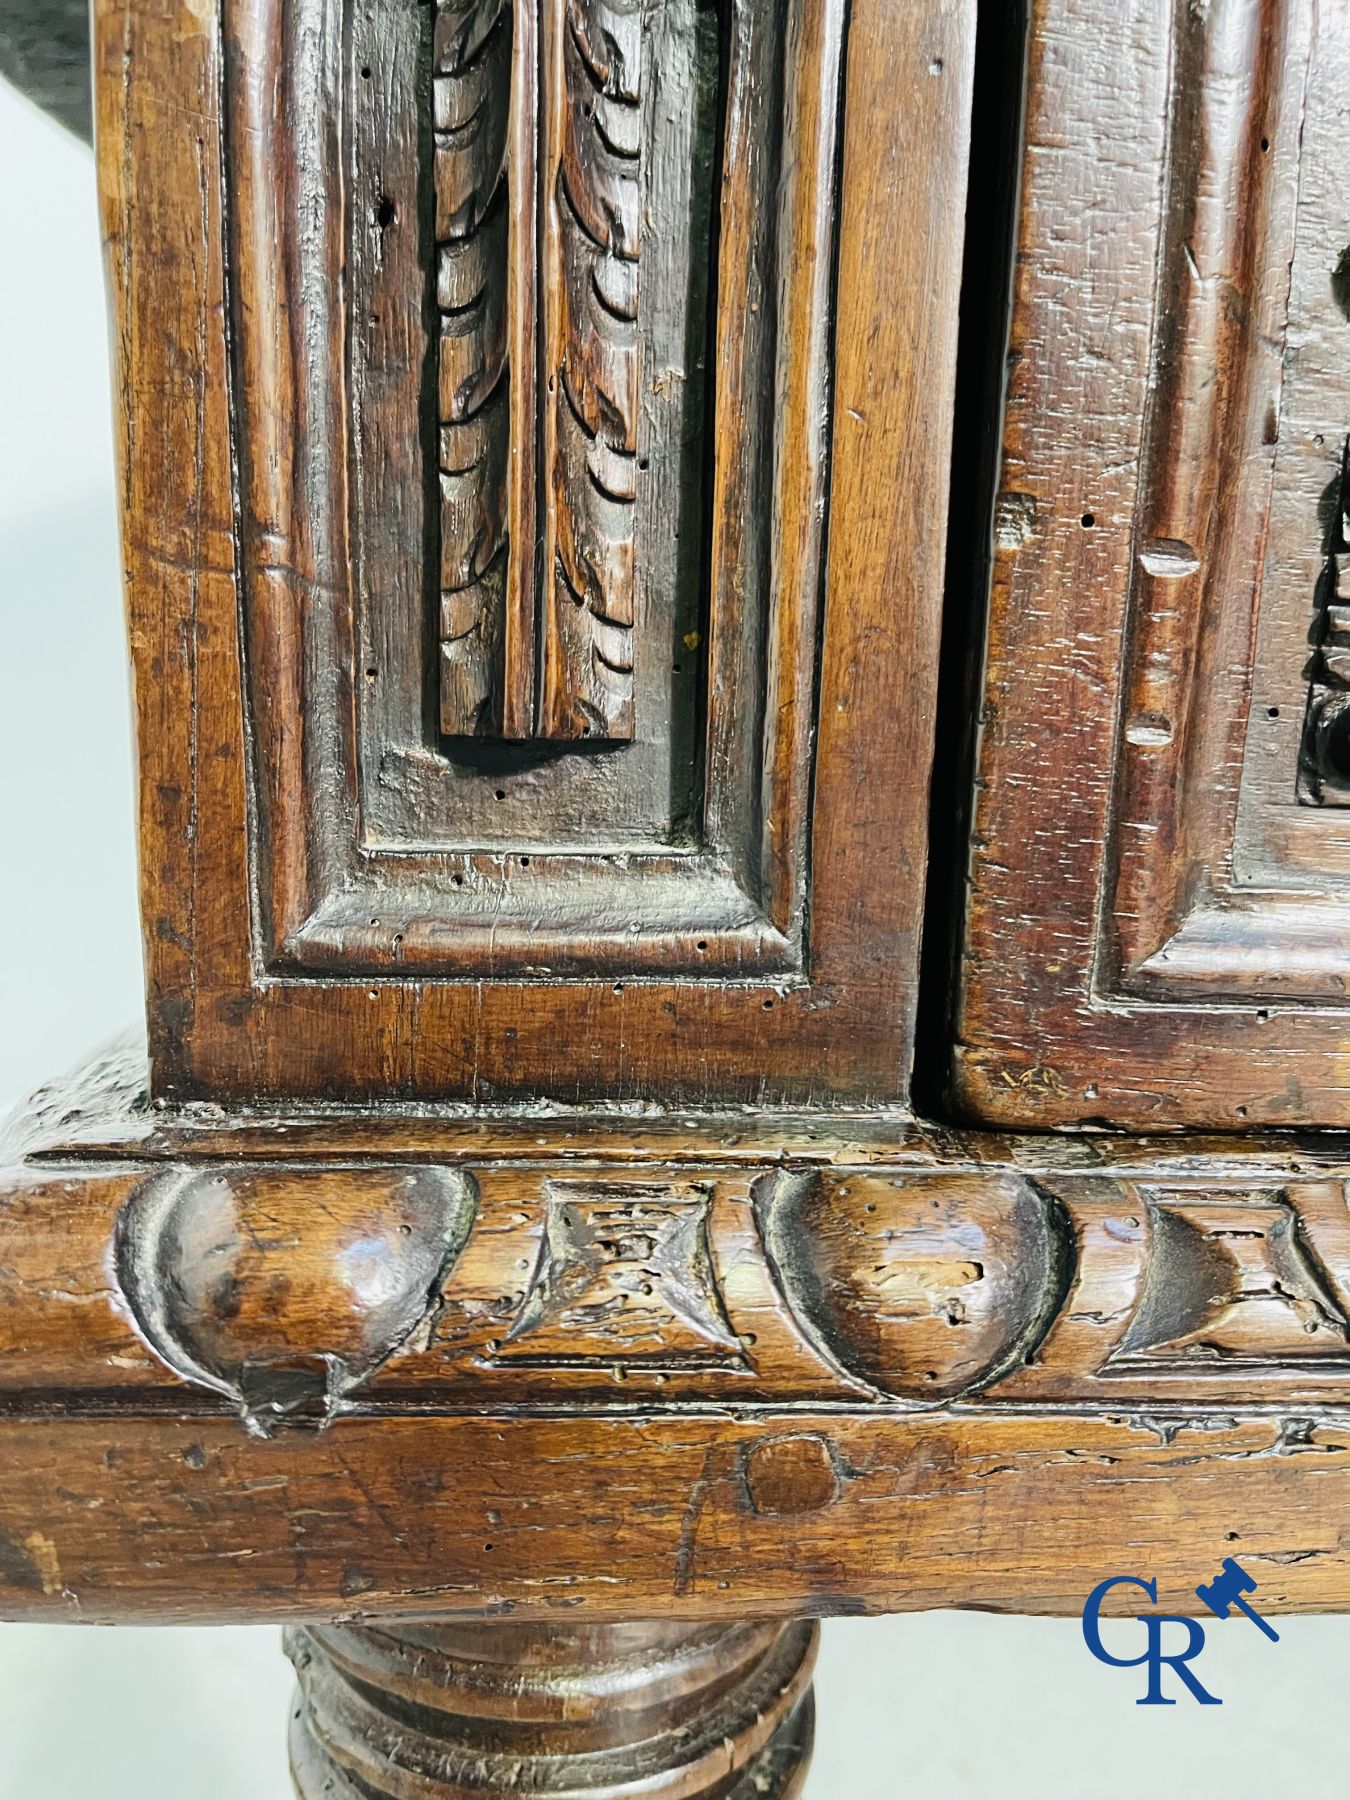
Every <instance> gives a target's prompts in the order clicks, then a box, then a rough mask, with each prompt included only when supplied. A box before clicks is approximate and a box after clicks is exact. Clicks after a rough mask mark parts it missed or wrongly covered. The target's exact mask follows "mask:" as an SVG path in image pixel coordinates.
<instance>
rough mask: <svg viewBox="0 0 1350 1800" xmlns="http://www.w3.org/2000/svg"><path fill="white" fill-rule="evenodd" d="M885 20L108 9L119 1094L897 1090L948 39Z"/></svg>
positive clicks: (254, 1) (940, 407)
mask: <svg viewBox="0 0 1350 1800" xmlns="http://www.w3.org/2000/svg"><path fill="white" fill-rule="evenodd" d="M877 3H878V5H879V12H878V16H877V17H876V18H872V17H870V15H867V14H866V13H865V14H864V15H863V16H862V23H861V24H859V22H858V19H857V17H856V16H855V17H853V18H852V19H849V18H847V17H846V9H845V8H844V7H843V6H842V5H841V4H839V3H838V0H792V3H791V4H790V5H788V6H785V7H782V8H765V7H761V6H758V5H754V4H750V3H749V0H721V3H719V4H716V5H714V4H711V3H710V0H669V4H666V5H663V6H661V7H659V8H651V7H649V8H645V9H628V10H625V9H624V8H623V7H622V6H601V5H599V3H598V0H597V3H596V5H595V6H594V7H592V6H591V5H590V4H589V0H575V3H574V4H573V5H572V6H571V7H570V8H568V7H565V6H563V5H561V4H559V5H557V6H555V7H553V8H552V9H550V8H549V7H543V8H540V9H536V10H534V11H531V10H530V9H529V8H527V7H525V6H514V7H511V8H509V9H507V8H505V7H503V8H501V9H500V10H499V9H498V8H497V7H495V6H494V5H492V4H488V3H486V0H485V3H484V4H483V5H472V6H468V7H459V6H455V5H451V4H446V5H444V6H442V7H435V6H430V5H423V4H420V3H419V0H372V3H371V4H369V5H362V6H359V7H352V8H350V9H344V8H343V7H342V6H340V5H339V4H338V0H293V3H287V4H283V3H282V0H221V5H220V27H221V28H220V31H219V34H218V37H216V38H206V39H204V38H203V35H202V32H201V31H199V30H197V29H196V27H195V26H194V27H193V28H192V29H186V28H185V29H183V30H181V31H180V30H179V29H178V27H177V26H176V25H175V24H174V23H173V21H172V20H171V19H170V18H168V17H167V16H164V17H161V15H160V14H158V13H157V14H155V15H154V16H153V17H152V18H149V19H147V20H146V21H145V24H144V28H143V29H144V44H145V52H144V56H143V58H142V66H144V67H151V66H154V67H157V68H159V69H160V70H161V72H162V75H163V78H164V79H169V80H171V81H172V83H173V85H174V86H175V89H177V88H179V87H181V88H182V90H183V91H189V90H190V91H192V92H193V93H194V94H197V95H199V96H200V95H202V94H206V93H209V94H214V95H216V96H217V99H216V101H214V102H212V104H211V106H210V107H208V108H207V110H206V112H205V114H204V119H205V124H204V126H203V132H204V136H203V138H202V140H201V143H200V144H197V145H196V146H195V147H194V146H185V145H180V144H177V143H176V142H173V141H170V133H169V130H168V126H167V124H165V123H164V122H163V121H162V120H161V121H159V122H158V123H157V122H156V114H155V108H154V104H153V99H152V98H151V97H150V96H148V95H147V96H145V97H144V98H142V96H141V90H140V88H139V87H137V88H136V90H135V92H134V93H133V94H132V96H131V99H130V101H129V104H130V105H131V106H132V107H133V109H136V108H140V109H141V110H139V111H136V112H135V118H134V121H133V127H132V128H134V131H135V132H137V133H140V134H143V135H144V134H152V135H154V138H155V144H156V150H155V155H156V156H158V157H161V158H162V169H161V173H162V175H163V179H164V180H165V181H166V182H168V185H169V188H170V190H171V191H172V193H173V194H175V195H177V194H179V193H181V191H184V185H185V184H186V187H187V188H190V189H191V191H192V192H194V193H200V194H202V195H204V196H205V198H204V199H203V202H202V204H203V206H204V208H205V215H204V219H203V225H202V239H201V245H200V246H197V245H196V241H195V240H194V244H193V246H191V247H190V248H191V250H192V254H191V255H189V254H188V248H187V247H184V246H183V244H182V243H181V242H180V241H179V238H178V237H177V236H176V235H175V233H176V229H177V228H176V225H175V220H177V219H178V218H179V217H180V214H179V213H178V211H177V210H175V208H176V206H177V202H176V201H175V202H174V204H173V206H172V207H171V206H170V203H169V202H168V201H167V200H166V201H165V202H164V203H163V204H162V205H161V204H160V203H159V202H157V201H155V199H154V197H153V196H152V195H149V194H147V193H146V192H144V191H142V188H141V186H140V185H138V182H139V171H140V168H141V167H142V165H141V164H140V163H138V164H137V165H136V166H135V167H133V168H131V169H129V170H128V171H126V172H125V175H124V176H122V175H118V174H117V172H116V171H110V170H105V185H106V189H107V191H106V196H105V199H106V207H107V214H108V219H109V231H110V236H111V237H112V239H113V240H114V242H116V243H117V244H119V245H121V246H124V247H125V254H124V255H123V256H122V259H121V261H120V262H119V261H117V259H116V258H114V265H113V266H114V272H115V276H116V281H117V304H118V307H119V317H120V318H121V320H122V321H123V325H124V329H123V330H121V332H120V334H119V338H118V344H119V350H120V352H121V354H122V356H123V359H124V380H125V381H126V382H127V384H128V388H129V390H134V391H135V392H136V393H137V395H138V399H137V400H136V402H135V403H134V404H133V405H132V406H131V407H130V409H129V412H128V418H127V438H126V444H125V445H124V449H125V451H126V456H127V467H128V469H129V471H130V474H129V486H128V518H129V520H130V526H129V537H128V542H129V545H130V549H129V555H130V556H131V558H132V561H133V562H134V564H135V568H134V569H133V572H132V575H131V578H130V585H131V602H130V604H131V607H132V611H133V613H134V615H135V618H136V625H135V628H134V631H133V639H134V644H135V648H136V654H137V656H138V659H139V665H138V666H139V682H140V686H139V689H138V696H139V699H140V702H141V705H142V717H143V724H144V726H145V729H144V730H143V731H142V734H141V739H140V742H141V746H142V753H143V758H144V763H145V773H146V779H145V781H144V783H143V785H142V793H143V795H144V797H145V808H144V817H143V821H142V822H143V827H144V829H143V837H142V842H143V844H144V847H145V863H144V866H145V907H146V916H147V920H148V922H149V923H148V928H147V938H148V945H149V955H150V960H151V964H152V975H151V982H152V990H153V991H152V1003H151V1010H152V1016H153V1026H152V1035H153V1040H154V1067H155V1074H156V1082H157V1089H158V1091H160V1092H167V1091H170V1090H173V1091H177V1092H180V1093H184V1092H187V1091H195V1092H198V1093H220V1092H226V1091H231V1092H235V1093H243V1092H250V1093H254V1094H269V1093H270V1094H277V1093H281V1092H292V1093H297V1094H310V1095H314V1094H323V1095H326V1096H332V1095H336V1094H342V1095H347V1096H349V1097H353V1098H355V1097H359V1096H361V1095H365V1094H379V1095H381V1096H387V1095H389V1094H390V1093H397V1092H409V1093H411V1092H416V1093H420V1094H423V1095H426V1096H432V1097H438V1098H444V1097H459V1098H464V1099H483V1098H488V1097H493V1098H506V1097H515V1098H535V1097H539V1096H541V1095H542V1096H545V1097H556V1096H559V1095H580V1094H583V1093H585V1094H589V1095H590V1096H592V1097H593V1098H616V1099H625V1098H632V1097H642V1096H648V1097H649V1096H651V1095H653V1094H657V1093H659V1095H660V1096H661V1098H662V1099H663V1100H665V1101H669V1102H671V1103H674V1102H675V1101H677V1100H685V1099H688V1098H690V1097H703V1098H712V1097H714V1096H716V1097H719V1098H721V1099H724V1100H730V1099H754V1100H757V1101H765V1102H767V1101H770V1100H772V1099H773V1098H775V1097H779V1098H785V1097H787V1096H789V1095H791V1096H795V1097H796V1098H797V1099H804V1098H808V1097H810V1096H812V1095H816V1094H819V1095H821V1096H824V1095H825V1094H827V1093H828V1094H830V1095H832V1096H835V1097H845V1096H847V1097H851V1098H860V1097H866V1096H869V1095H876V1096H884V1097H887V1098H890V1099H895V1098H897V1097H898V1096H899V1095H900V1094H901V1093H902V1092H903V1089H904V1083H905V1069H906V1065H907V1060H908V1055H909V1042H910V1036H911V1028H910V1025H911V1019H912V1013H913V1005H914V992H915V986H916V980H917V955H916V946H917V924H918V916H919V911H920V906H921V885H922V878H923V843H924V835H925V829H926V826H925V821H926V809H925V799H924V792H923V788H924V783H923V779H922V772H923V770H924V769H925V768H926V766H927V763H928V759H929V757H930V755H931V717H932V705H933V689H934V686H935V668H934V646H935V641H936V630H937V616H938V610H939V605H940V598H941V581H942V568H941V560H942V559H941V545H942V541H943V528H944V510H945V493H946V465H945V456H944V451H943V447H944V446H945V444H946V442H947V438H948V434H949V431H950V414H951V401H952V383H953V364H954V352H955V335H956V298H957V286H958V281H959V264H960V251H961V231H962V196H963V192H964V180H965V168H966V144H967V136H968V121H969V107H970V79H971V69H972V63H973V45H974V7H973V4H972V0H951V3H950V4H947V3H946V0H944V4H942V5H940V6H937V7H935V8H933V9H932V10H931V12H930V11H928V10H925V11H924V12H923V13H922V14H916V15H914V16H913V17H910V16H908V15H906V16H905V18H904V21H903V25H902V26H901V25H897V23H896V20H895V19H894V18H893V17H892V16H891V14H890V12H889V10H888V9H887V8H886V7H885V6H884V5H880V0H877ZM176 4H177V0H166V5H167V6H168V10H169V11H170V12H173V13H174V17H175V18H177V16H178V14H177V12H175V11H174V8H175V6H176ZM882 13H884V14H885V17H884V19H883V17H882V16H881V14H882ZM192 17H193V18H194V19H196V18H197V17H198V15H197V14H193V15H192ZM180 23H181V21H180ZM846 26H847V32H846ZM108 29H109V30H111V27H109V28H108ZM110 41H111V40H110ZM107 54H108V55H114V54H115V52H114V51H113V50H111V49H109V50H108V51H107ZM846 59H847V61H848V62H849V63H850V65H851V64H853V63H856V64H857V68H856V70H854V72H853V74H849V75H847V77H846V70H845V61H846ZM887 83H888V84H890V88H891V89H892V90H895V91H902V92H903V93H904V94H905V95H907V96H908V98H907V102H906V104H905V105H903V106H902V105H893V104H892V99H893V97H894V96H893V92H892V93H891V94H888V97H887V99H886V102H885V104H884V105H883V104H882V100H881V85H880V84H887ZM536 90H537V104H536ZM846 92H847V93H850V94H852V95H853V96H855V97H856V96H858V95H861V96H862V98H861V99H860V100H856V99H855V101H851V102H850V104H851V105H852V104H856V107H857V111H856V113H855V114H852V115H850V114H849V113H848V112H847V110H846V109H845V106H844V98H845V94H846ZM217 109H219V111H217ZM850 121H851V122H850ZM132 128H129V129H132ZM916 130H919V131H920V135H921V137H922V140H923V142H924V145H925V148H924V152H923V154H922V155H920V156H916V155H915V154H914V149H913V145H914V142H915V136H914V134H915V132H916ZM208 164H209V167H208V166H207V165H208ZM846 165H847V166H848V168H854V167H855V166H856V173H855V174H850V175H849V176H848V178H847V179H843V178H842V174H841V172H842V171H844V170H845V167H846ZM156 166H157V167H158V166H160V165H156ZM166 172H167V173H166ZM841 194H842V195H843V196H844V198H843V199H842V201H841V198H840V196H841ZM897 208H899V210H900V212H901V213H902V214H903V215H904V216H905V217H906V218H908V219H911V220H912V221H913V233H914V234H915V235H917V236H919V237H921V238H922V240H923V245H924V255H923V257H922V258H917V257H914V256H911V255H909V254H908V253H907V252H906V250H905V247H904V243H903V242H902V241H901V238H895V239H894V240H892V239H891V238H889V237H887V238H886V241H885V244H884V245H883V246H882V247H881V248H879V247H878V244H879V240H878V239H877V237H876V233H875V229H874V227H875V222H876V220H877V219H878V218H880V217H882V216H886V215H888V214H889V213H891V212H894V211H895V210H896V209H897ZM920 220H922V221H923V223H922V225H920V223H919V221H920ZM639 226H640V228H639ZM902 236H903V234H902ZM147 241H148V242H151V243H152V244H153V246H154V254H153V255H149V254H143V253H142V251H141V249H140V246H141V244H142V243H143V242H147ZM175 246H176V248H175ZM166 335H167V336H168V337H170V338H171V339H172V340H173V341H174V342H176V343H181V344H183V345H186V346H189V347H190V348H189V349H188V350H185V352H184V356H185V361H184V363H183V365H182V368H183V375H184V381H185V382H186V384H187V386H188V387H189V388H190V389H191V391H192V393H193V394H194V395H195V396H196V403H195V410H194V407H190V406H188V405H186V403H185V402H184V399H183V395H182V393H180V392H178V391H177V390H173V389H166V388H165V387H164V386H163V384H162V383H161V382H160V381H159V379H158V376H159V373H160V372H161V371H160V369H159V365H157V364H156V365H154V368H153V369H152V370H151V372H150V373H149V374H148V375H146V377H145V380H144V381H143V382H141V383H140V385H139V386H138V385H137V384H138V380H139V376H138V371H141V370H142V369H143V368H149V367H150V365H151V363H152V362H153V354H154V353H153V351H152V349H151V346H153V345H155V344H160V345H162V343H163V342H164V341H165V337H166ZM152 444H153V445H158V446H161V447H162V455H159V454H157V455H156V457H155V458H154V460H153V466H150V465H148V464H147V462H146V454H147V446H150V445H152ZM531 509H532V510H531ZM836 513H837V514H838V516H840V517H842V518H843V519H844V520H845V521H846V526H845V528H844V529H843V530H841V531H840V532H838V533H836V534H834V536H833V537H831V535H830V521H831V519H832V518H833V517H835V516H836ZM185 545H187V546H189V547H188V548H185ZM203 546H205V548H204V547H203ZM189 564H190V565H191V567H190V569H189V567H188V565H189ZM180 576H181V579H180ZM597 651H598V652H599V660H597V655H596V652H597ZM629 664H631V669H630V668H629V667H628V665H629ZM630 676H631V679H630ZM146 708H148V709H149V712H148V713H147V712H146V711H145V709H146ZM150 714H153V715H155V716H154V717H153V718H151V717H150V716H149V715H150ZM184 720H190V721H191V725H190V730H189V728H187V727H183V726H182V724H181V722H182V721H184ZM185 730H189V735H190V737H191V739H192V743H193V744H195V745H196V750H195V751H194V749H193V748H192V745H191V744H189V743H188V742H187V741H186V739H185V736H184V732H185ZM587 733H589V736H587V735H585V734H587ZM185 771H186V772H187V773H186V775H185ZM185 781H186V783H187V786H186V787H184V786H183V785H182V784H183V783H184V782H185ZM175 788H176V789H177V795H178V798H177V799H175V798H174V797H173V790H174V789H175ZM862 794H866V795H867V796H868V803H867V806H866V808H865V809H860V808H859V806H858V797H859V796H860V795H862ZM184 896H189V898H187V899H185V898H184ZM695 1020H696V1021H697V1025H696V1027H695V1026H693V1025H691V1021H695Z"/></svg>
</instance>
